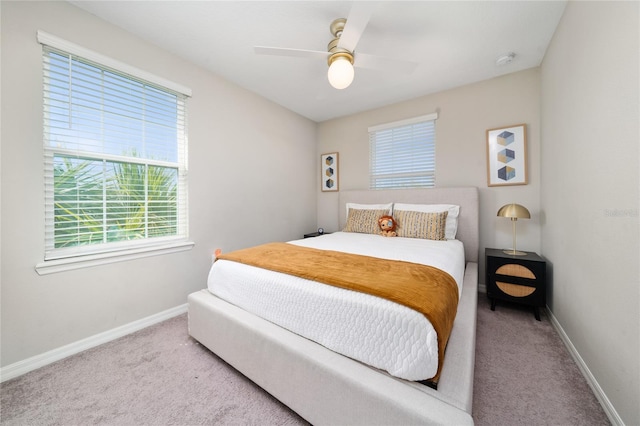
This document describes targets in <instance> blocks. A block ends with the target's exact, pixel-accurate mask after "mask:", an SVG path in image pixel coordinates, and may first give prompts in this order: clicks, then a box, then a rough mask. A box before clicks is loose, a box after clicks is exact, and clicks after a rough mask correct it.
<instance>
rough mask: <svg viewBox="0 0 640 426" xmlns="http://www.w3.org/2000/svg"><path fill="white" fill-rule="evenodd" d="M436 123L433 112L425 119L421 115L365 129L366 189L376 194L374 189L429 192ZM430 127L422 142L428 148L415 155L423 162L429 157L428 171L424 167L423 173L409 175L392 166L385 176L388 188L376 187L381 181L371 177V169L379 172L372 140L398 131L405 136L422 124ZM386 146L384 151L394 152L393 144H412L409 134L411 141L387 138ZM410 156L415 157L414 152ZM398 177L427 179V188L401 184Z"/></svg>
mask: <svg viewBox="0 0 640 426" xmlns="http://www.w3.org/2000/svg"><path fill="white" fill-rule="evenodd" d="M437 119H438V113H437V112H434V113H431V114H427V115H422V116H418V117H414V118H409V119H406V120H400V121H394V122H390V123H385V124H380V125H377V126H372V127H369V128H368V132H369V189H371V190H377V189H407V188H433V187H435V186H436V120H437ZM429 122H430V123H432V124H431V126H432V130H431V131H429V132H427V135H426V136H425V137H426V138H427V140H426V142H427V143H428V145H427V146H426V147H425V148H424V149H421V150H420V151H419V153H420V156H421V158H422V159H425V160H427V159H428V158H429V157H431V161H430V163H431V164H432V165H431V166H430V167H427V168H425V169H423V170H419V171H409V170H398V168H397V167H396V166H392V170H390V172H389V173H386V175H387V176H386V179H388V180H389V182H390V184H387V185H381V184H379V183H378V181H380V180H381V179H384V178H383V177H381V176H382V175H381V174H380V173H378V174H374V169H376V168H379V167H377V166H378V164H376V157H377V155H378V152H377V151H378V149H377V148H376V137H377V136H379V137H383V136H382V133H383V132H388V131H399V132H403V131H404V132H406V131H412V130H413V126H416V125H421V124H425V123H429ZM387 139H388V141H387V142H388V143H387V144H386V148H388V149H394V147H393V144H394V143H397V142H414V140H415V139H414V138H413V134H412V136H411V138H406V137H397V138H396V137H395V136H393V135H392V136H390V137H387ZM411 152H412V155H411V157H413V155H415V154H416V153H417V151H415V150H414V151H411ZM402 177H414V178H423V179H427V180H428V179H430V180H431V182H432V183H431V184H404V185H403V184H401V183H400V182H399V179H401V178H402Z"/></svg>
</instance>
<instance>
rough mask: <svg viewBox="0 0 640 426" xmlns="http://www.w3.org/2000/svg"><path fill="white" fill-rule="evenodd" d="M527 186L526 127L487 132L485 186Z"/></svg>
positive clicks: (519, 125) (512, 127)
mask: <svg viewBox="0 0 640 426" xmlns="http://www.w3.org/2000/svg"><path fill="white" fill-rule="evenodd" d="M526 184H527V125H526V124H517V125H514V126H508V127H500V128H497V129H489V130H487V185H489V186H501V185H526Z"/></svg>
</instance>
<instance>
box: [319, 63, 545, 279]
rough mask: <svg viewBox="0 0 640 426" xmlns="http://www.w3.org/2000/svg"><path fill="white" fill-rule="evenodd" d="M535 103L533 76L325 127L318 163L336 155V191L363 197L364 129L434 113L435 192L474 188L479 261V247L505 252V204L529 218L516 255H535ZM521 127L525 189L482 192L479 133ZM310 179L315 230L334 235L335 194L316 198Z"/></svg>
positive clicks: (508, 234)
mask: <svg viewBox="0 0 640 426" xmlns="http://www.w3.org/2000/svg"><path fill="white" fill-rule="evenodd" d="M539 99H540V75H539V69H538V68H535V69H530V70H526V71H521V72H518V73H514V74H509V75H506V76H502V77H497V78H493V79H491V80H486V81H482V82H479V83H475V84H470V85H467V86H463V87H459V88H456V89H452V90H447V91H444V92H440V93H436V94H433V95H428V96H423V97H420V98H416V99H413V100H410V101H406V102H402V103H398V104H394V105H390V106H387V107H383V108H378V109H375V110H371V111H367V112H363V113H361V114H356V115H352V116H348V117H344V118H338V119H335V120H330V121H326V122H323V123H320V124H319V125H318V158H319V154H321V153H325V152H334V151H338V152H339V159H340V169H339V171H340V189H341V190H347V189H367V188H368V187H369V135H368V132H367V128H368V127H369V126H374V125H377V124H382V123H388V122H392V121H397V120H402V119H406V118H411V117H416V116H420V115H424V114H428V113H431V112H434V111H438V112H439V118H438V120H437V122H436V185H437V186H438V187H447V186H475V187H478V188H479V190H480V249H481V257H482V258H483V257H484V248H486V247H498V248H501V247H511V246H512V235H513V234H512V228H511V222H510V221H509V220H506V219H501V218H497V217H496V213H497V212H498V209H499V208H500V207H501V206H502V205H504V204H507V203H511V202H515V203H519V204H522V205H524V206H526V207H527V208H528V209H529V211H530V212H531V219H530V220H521V221H518V247H519V248H520V249H522V250H529V251H535V252H540V117H539V115H540V103H539ZM521 123H525V124H526V125H527V142H528V178H529V184H528V185H518V186H502V187H488V186H487V165H486V164H487V161H486V130H487V129H492V128H496V127H501V126H510V125H513V124H521ZM318 163H319V161H318ZM317 167H319V166H317ZM317 179H318V181H317V182H318V183H317V188H318V189H317V192H318V226H322V227H324V228H325V229H327V230H331V231H335V230H336V229H337V228H338V203H337V200H338V198H337V194H336V193H329V192H321V191H320V189H319V188H320V180H319V177H318V178H317ZM389 201H392V200H389ZM480 269H481V271H480V282H481V283H484V264H482V262H481V265H480Z"/></svg>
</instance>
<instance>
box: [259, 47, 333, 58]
mask: <svg viewBox="0 0 640 426" xmlns="http://www.w3.org/2000/svg"><path fill="white" fill-rule="evenodd" d="M253 50H254V51H255V53H257V54H258V55H274V56H292V57H296V58H317V59H327V56H329V52H321V51H319V50H305V49H291V48H288V47H266V46H254V47H253Z"/></svg>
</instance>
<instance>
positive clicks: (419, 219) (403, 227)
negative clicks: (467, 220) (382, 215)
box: [393, 210, 449, 241]
mask: <svg viewBox="0 0 640 426" xmlns="http://www.w3.org/2000/svg"><path fill="white" fill-rule="evenodd" d="M448 213H449V212H447V211H444V212H439V213H425V212H416V211H406V210H394V211H393V217H394V218H395V219H396V222H397V223H398V227H397V228H396V232H397V233H398V237H406V238H423V239H427V240H438V241H441V240H446V238H445V233H444V231H445V228H446V223H447V214H448Z"/></svg>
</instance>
